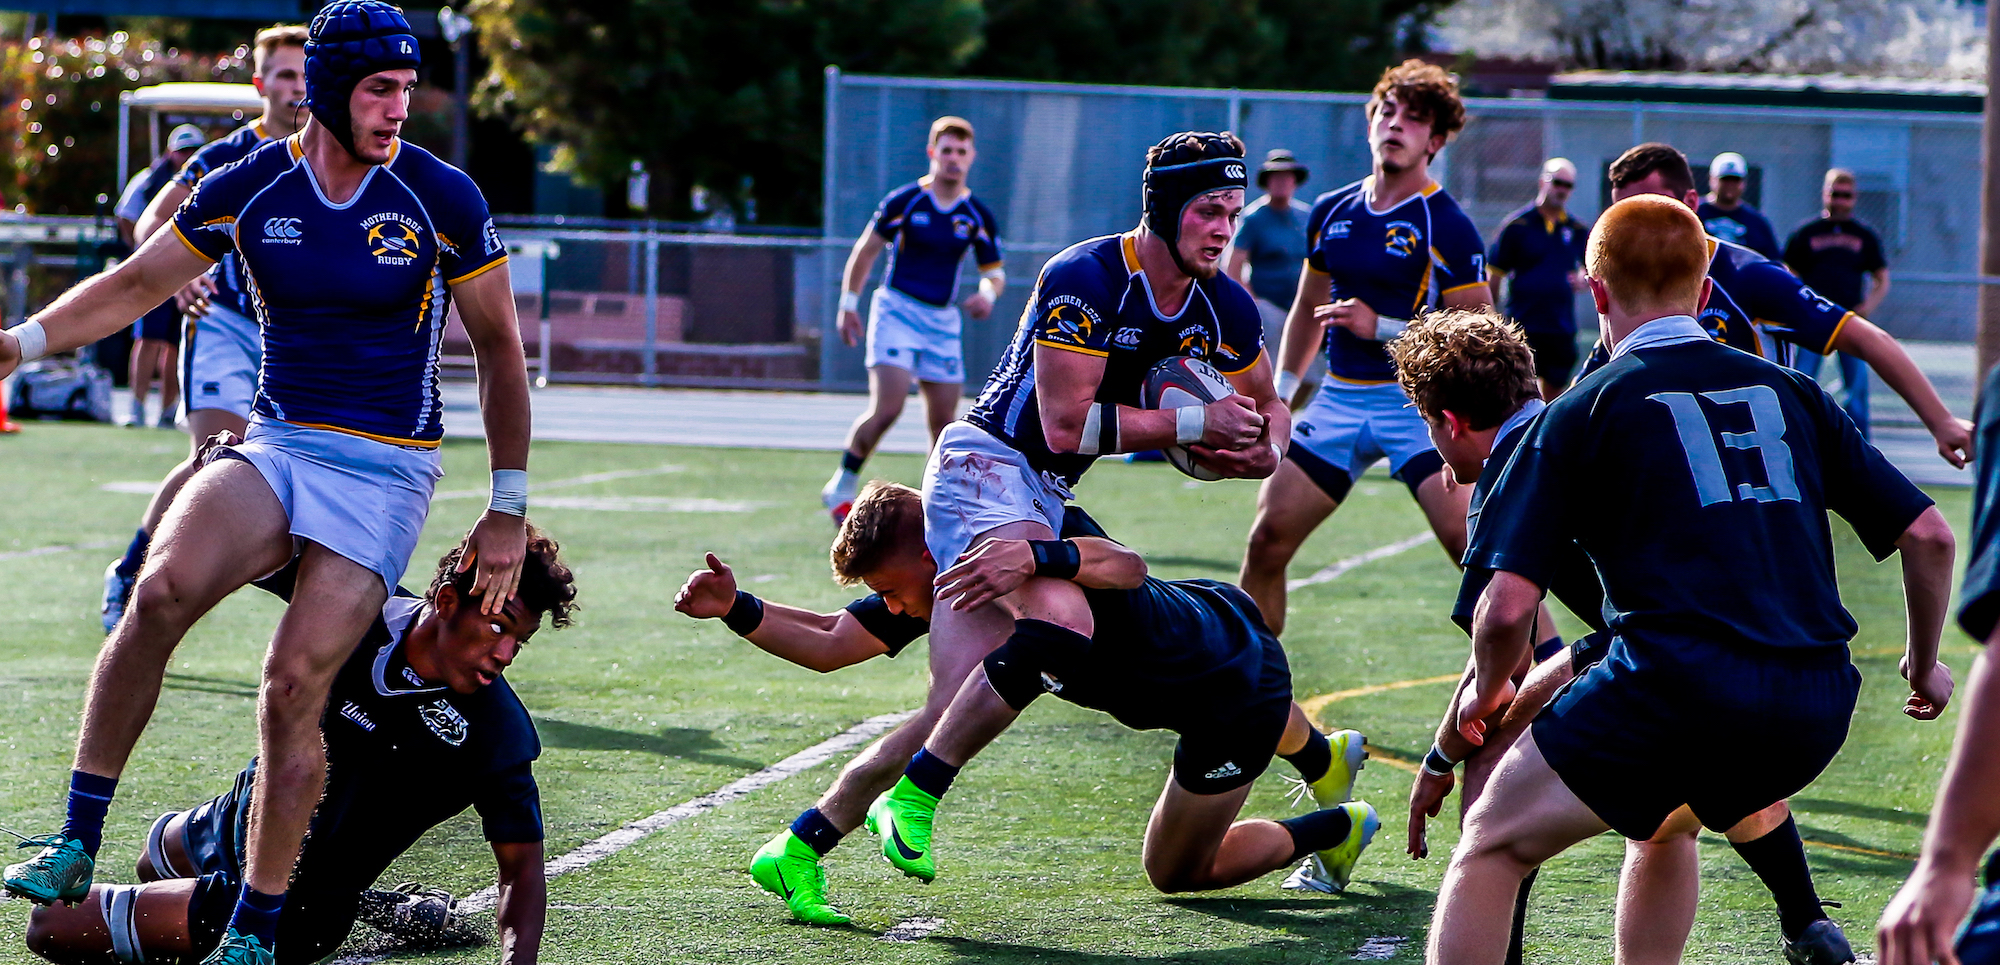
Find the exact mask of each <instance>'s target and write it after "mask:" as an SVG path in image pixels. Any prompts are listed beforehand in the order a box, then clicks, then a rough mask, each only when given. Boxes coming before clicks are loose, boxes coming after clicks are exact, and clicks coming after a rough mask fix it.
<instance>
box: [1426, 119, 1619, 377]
mask: <svg viewBox="0 0 2000 965" xmlns="http://www.w3.org/2000/svg"><path fill="white" fill-rule="evenodd" d="M1574 190H1576V165H1575V164H1572V163H1570V160H1569V159H1568V158H1560V157H1552V158H1549V159H1548V160H1547V161H1544V162H1542V180H1541V188H1540V190H1539V191H1538V192H1537V193H1536V195H1535V203H1534V204H1531V205H1528V206H1527V207H1525V208H1522V209H1521V210H1519V211H1516V212H1514V213H1513V214H1511V215H1508V216H1507V223H1506V225H1505V226H1504V227H1502V228H1501V229H1500V237H1498V238H1495V239H1494V240H1493V249H1492V250H1491V251H1489V252H1487V256H1486V279H1487V282H1488V284H1489V285H1491V286H1492V288H1493V300H1494V301H1495V302H1496V303H1497V302H1498V301H1499V300H1500V280H1501V279H1502V278H1506V277H1507V276H1509V275H1512V276H1513V278H1512V281H1511V282H1510V283H1509V285H1508V287H1507V317H1508V318H1511V319H1513V320H1514V321H1515V322H1518V323H1519V324H1520V326H1521V331H1522V332H1523V333H1524V334H1526V335H1527V338H1528V347H1529V348H1531V349H1533V350H1534V353H1535V375H1536V377H1538V378H1540V379H1541V382H1542V399H1543V401H1547V400H1550V399H1554V398H1555V397H1556V395H1557V394H1559V393H1561V392H1562V390H1564V389H1566V388H1568V387H1569V376H1570V373H1571V372H1574V371H1576V354H1577V353H1576V293H1577V292H1578V291H1581V290H1582V286H1583V267H1582V266H1583V243H1584V240H1585V239H1587V238H1589V237H1590V226H1589V225H1587V224H1584V223H1583V222H1581V221H1578V220H1577V219H1576V216H1575V215H1573V214H1570V213H1569V196H1570V192H1571V191H1574ZM1391 351H1394V350H1393V349H1392V350H1391Z"/></svg>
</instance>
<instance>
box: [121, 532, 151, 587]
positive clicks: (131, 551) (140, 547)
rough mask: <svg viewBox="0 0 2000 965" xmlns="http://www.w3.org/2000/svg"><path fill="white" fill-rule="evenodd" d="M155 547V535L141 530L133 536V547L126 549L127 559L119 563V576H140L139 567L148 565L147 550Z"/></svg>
mask: <svg viewBox="0 0 2000 965" xmlns="http://www.w3.org/2000/svg"><path fill="white" fill-rule="evenodd" d="M152 545H153V534H151V533H148V532H146V531H145V530H143V529H142V530H139V531H138V532H136V533H134V534H132V545H130V546H127V547H125V558H124V559H122V560H119V561H118V575H119V576H138V575H139V567H141V566H144V565H145V563H146V549H147V547H150V546H152Z"/></svg>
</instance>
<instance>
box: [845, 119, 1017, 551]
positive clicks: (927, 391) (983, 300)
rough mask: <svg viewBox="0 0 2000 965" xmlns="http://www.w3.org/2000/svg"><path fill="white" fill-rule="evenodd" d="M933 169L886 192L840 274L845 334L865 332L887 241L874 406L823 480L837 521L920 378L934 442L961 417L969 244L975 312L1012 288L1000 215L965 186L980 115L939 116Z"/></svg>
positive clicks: (874, 334) (871, 396) (871, 324)
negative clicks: (865, 289)
mask: <svg viewBox="0 0 2000 965" xmlns="http://www.w3.org/2000/svg"><path fill="white" fill-rule="evenodd" d="M925 153H926V154H928V155H930V159H931V169H930V173H929V174H927V175H925V176H923V177H921V178H918V179H917V180H915V181H912V182H910V183H909V184H905V185H903V186H902V187H900V188H897V189H896V190H894V191H891V192H889V194H888V195H887V196H886V197H884V198H883V199H882V203H881V204H880V205H878V206H876V208H875V216H874V217H873V218H870V219H869V220H868V227H867V229H866V230H864V231H862V232H861V237H860V238H859V239H858V240H856V241H855V242H854V250H853V251H851V252H849V253H848V255H847V269H846V271H845V272H844V273H843V274H842V276H841V277H842V280H843V282H844V284H843V286H842V287H841V290H840V316H839V319H838V323H837V327H838V328H839V330H840V337H841V338H842V339H843V340H845V341H846V342H847V344H849V345H853V344H855V343H856V341H857V340H859V339H860V338H861V286H862V285H864V284H866V283H867V281H868V272H869V270H870V269H872V268H873V267H874V266H875V259H876V258H877V257H878V256H880V255H881V254H882V251H883V250H884V249H887V250H888V251H889V267H888V268H887V269H885V270H884V271H883V273H882V287H880V288H877V289H875V301H874V303H873V304H871V305H870V306H869V310H868V408H867V409H866V410H865V411H863V412H862V413H861V415H860V417H859V418H856V419H855V420H854V425H853V427H852V428H850V429H848V430H847V445H846V447H845V448H843V449H842V450H841V453H840V468H839V469H836V470H834V473H833V476H832V478H829V479H828V480H827V481H826V485H825V486H824V487H822V488H821V489H820V502H821V503H822V504H823V505H825V506H826V509H827V512H829V513H832V514H833V521H834V524H835V525H838V524H839V523H840V521H841V520H842V519H844V518H846V516H847V507H848V506H849V505H851V504H853V502H854V495H855V492H856V488H857V487H858V486H859V485H860V483H861V466H862V463H863V462H864V461H865V460H866V459H867V458H868V457H869V455H871V454H873V453H874V451H875V446H876V445H877V444H878V443H880V442H881V441H882V434H883V433H885V432H888V431H889V427H890V426H892V425H895V424H896V418H897V417H898V416H900V415H902V414H903V400H904V399H906V398H908V397H909V394H910V380H911V379H915V380H916V381H917V384H918V386H919V387H921V389H922V391H923V394H924V419H925V421H926V422H927V423H929V425H930V430H931V442H932V443H933V444H935V443H936V442H937V437H938V433H940V432H943V431H944V427H945V424H946V423H948V422H950V421H951V420H953V419H955V418H958V397H959V392H960V389H961V387H962V386H963V385H964V384H965V350H964V348H963V347H962V345H961V343H960V341H959V327H960V326H961V325H962V324H963V320H962V319H961V318H960V317H959V313H958V312H959V307H960V306H955V305H953V304H952V299H953V298H954V297H955V296H956V295H957V294H958V263H959V262H960V261H961V260H963V259H964V257H965V252H966V249H968V248H969V249H971V250H972V253H973V256H974V257H975V258H977V259H978V260H979V290H978V291H976V292H974V293H972V295H971V296H970V297H968V298H967V299H966V300H965V301H964V303H963V306H962V307H963V308H964V309H965V312H966V314H969V315H971V316H972V317H973V318H974V319H975V320H979V319H984V318H985V317H986V316H987V315H990V314H992V312H993V303H994V302H995V301H996V300H998V299H999V298H1000V294H1001V293H1002V292H1004V291H1006V290H1007V272H1006V271H1005V270H1004V266H1003V265H1002V264H1001V260H1000V222H999V221H998V220H997V219H995V218H994V217H993V212H992V211H991V210H990V209H988V208H987V207H986V205H984V204H982V203H980V201H979V199H978V198H975V197H973V196H972V190H971V189H970V188H967V187H966V186H965V178H966V175H967V174H969V173H971V171H972V161H973V159H974V158H975V157H976V156H977V152H976V151H974V150H973V147H972V122H971V121H968V120H966V119H965V118H963V117H953V116H951V115H949V114H947V115H945V116H944V117H940V118H938V119H937V120H935V121H932V122H931V136H930V145H929V147H927V148H925Z"/></svg>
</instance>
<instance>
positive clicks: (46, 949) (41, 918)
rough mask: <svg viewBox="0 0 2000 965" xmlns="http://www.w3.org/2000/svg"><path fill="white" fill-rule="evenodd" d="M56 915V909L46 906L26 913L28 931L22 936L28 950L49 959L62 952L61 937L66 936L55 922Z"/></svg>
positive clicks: (62, 942) (62, 943)
mask: <svg viewBox="0 0 2000 965" xmlns="http://www.w3.org/2000/svg"><path fill="white" fill-rule="evenodd" d="M56 917H57V913H56V911H55V910H54V909H52V908H49V907H46V906H40V907H37V908H35V910H34V911H32V912H30V913H29V914H28V931H27V934H26V935H24V936H23V938H25V939H26V941H27V945H28V951H31V952H34V953H35V954H37V955H40V956H41V957H43V958H49V959H54V958H56V957H57V956H59V955H60V954H61V953H62V951H63V948H64V945H65V943H64V941H63V939H64V938H65V937H66V936H64V935H63V933H62V929H61V928H60V927H59V926H57V924H56V923H55V919H56Z"/></svg>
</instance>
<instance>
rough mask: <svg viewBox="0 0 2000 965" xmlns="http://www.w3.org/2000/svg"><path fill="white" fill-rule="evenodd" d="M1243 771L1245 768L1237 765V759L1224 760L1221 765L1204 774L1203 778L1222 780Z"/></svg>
mask: <svg viewBox="0 0 2000 965" xmlns="http://www.w3.org/2000/svg"><path fill="white" fill-rule="evenodd" d="M1242 773H1243V769H1242V768H1240V767H1237V766H1236V762H1235V761H1223V762H1222V766H1221V767H1218V768H1216V769H1215V770H1212V771H1209V772H1208V773H1206V774H1203V775H1202V778H1203V779H1204V780H1210V781H1220V780H1222V779H1223V778H1225V777H1235V776H1237V775H1239V774H1242Z"/></svg>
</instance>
